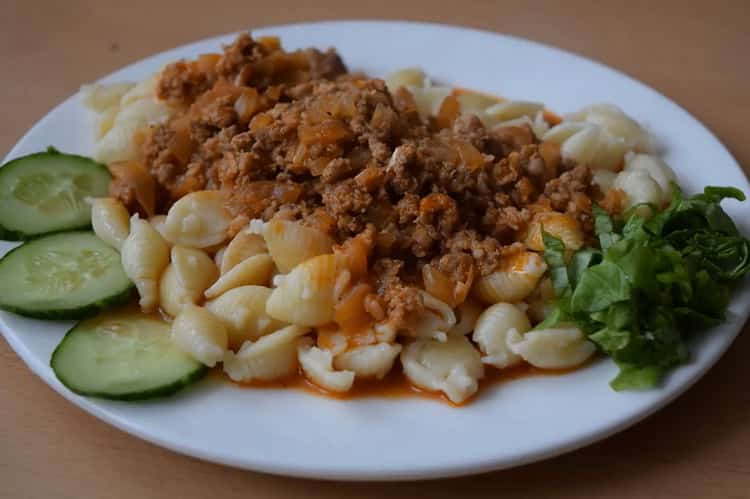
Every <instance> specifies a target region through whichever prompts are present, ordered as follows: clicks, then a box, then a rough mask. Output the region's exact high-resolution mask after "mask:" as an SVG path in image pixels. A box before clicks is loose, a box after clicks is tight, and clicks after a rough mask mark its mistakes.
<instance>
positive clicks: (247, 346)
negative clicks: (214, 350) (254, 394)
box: [224, 326, 309, 383]
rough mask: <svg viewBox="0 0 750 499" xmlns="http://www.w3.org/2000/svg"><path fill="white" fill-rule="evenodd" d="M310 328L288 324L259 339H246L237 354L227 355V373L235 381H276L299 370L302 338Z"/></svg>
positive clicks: (225, 365)
mask: <svg viewBox="0 0 750 499" xmlns="http://www.w3.org/2000/svg"><path fill="white" fill-rule="evenodd" d="M308 331H309V329H307V328H303V327H300V326H287V327H285V328H283V329H280V330H278V331H275V332H273V333H271V334H269V335H267V336H263V337H262V338H260V339H258V341H256V342H254V343H253V342H250V341H246V342H245V343H243V345H242V348H240V350H239V352H237V353H236V354H235V353H233V352H231V351H228V352H226V353H225V354H224V372H225V373H227V374H228V375H229V377H230V378H232V379H233V380H234V381H238V382H245V383H247V382H250V381H256V380H259V381H272V380H275V379H282V378H286V377H287V376H292V375H293V374H295V373H296V372H297V343H298V339H299V338H300V337H301V336H303V335H304V334H306V333H307V332H308Z"/></svg>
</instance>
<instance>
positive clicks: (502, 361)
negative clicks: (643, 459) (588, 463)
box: [0, 34, 750, 404]
mask: <svg viewBox="0 0 750 499" xmlns="http://www.w3.org/2000/svg"><path fill="white" fill-rule="evenodd" d="M82 96H83V102H84V104H85V105H86V106H87V107H88V109H89V110H90V111H91V112H92V114H93V116H94V117H95V138H96V145H95V148H94V151H93V156H94V160H95V161H94V160H90V159H88V158H83V157H80V156H73V155H65V154H62V153H59V152H58V151H55V150H53V149H50V150H49V151H47V152H44V153H38V154H36V155H30V156H26V157H23V158H19V159H17V160H15V161H13V162H11V163H9V164H8V165H6V166H5V167H3V168H2V169H1V170H0V235H3V237H6V238H14V239H18V240H26V239H29V241H28V242H27V243H26V244H24V245H23V246H21V247H20V248H18V249H16V250H14V251H13V252H11V253H10V254H8V255H7V256H6V257H4V258H3V259H2V261H0V280H1V281H2V282H8V283H9V285H8V286H7V288H8V289H13V290H14V291H15V290H18V292H14V293H11V292H4V291H0V308H3V309H5V310H9V311H12V312H15V313H19V314H22V315H26V316H29V317H35V318H53V319H54V318H64V319H84V320H83V321H82V322H80V323H79V324H77V325H76V326H75V327H74V328H73V329H71V331H70V332H69V333H68V334H67V335H66V337H65V338H64V339H63V340H62V342H61V343H60V346H58V348H57V349H56V350H55V353H54V354H53V357H52V367H53V369H54V370H55V373H56V374H57V376H58V378H59V379H60V380H61V381H62V382H63V383H64V384H65V385H66V386H68V387H69V388H71V389H72V390H74V391H76V392H77V393H81V394H84V395H93V396H100V397H107V398H115V399H127V400H130V399H140V398H149V397H153V396H161V395H166V394H170V393H173V392H174V391H176V390H178V389H180V388H182V387H183V386H185V385H187V384H189V383H192V382H194V381H196V380H197V379H199V378H200V377H201V376H202V375H203V374H204V373H205V372H206V371H207V370H208V369H210V368H215V369H217V370H219V369H221V370H223V372H224V373H225V374H226V375H227V376H228V377H229V378H231V380H233V381H235V382H238V383H244V384H250V385H252V384H254V383H259V382H262V383H267V382H276V381H280V382H281V381H285V380H288V379H289V378H290V377H294V376H304V378H306V379H307V380H308V381H309V382H311V383H313V384H315V385H317V386H318V387H320V388H322V389H323V390H324V391H327V392H331V393H337V394H342V393H347V392H350V391H351V390H352V389H353V387H355V386H356V384H357V383H358V382H359V381H361V380H367V379H370V380H382V379H383V378H384V377H385V376H386V375H388V373H389V372H391V371H393V370H401V371H402V372H403V375H404V377H405V378H406V379H407V380H408V382H409V383H410V384H411V385H413V386H414V387H416V388H418V389H420V390H423V391H428V392H435V393H440V394H442V395H443V396H444V397H445V398H446V399H447V400H449V401H450V402H452V403H453V404H461V403H464V402H466V401H468V400H470V399H471V398H472V397H473V396H474V395H475V394H476V393H477V392H478V390H479V388H480V384H481V383H482V380H483V379H485V378H487V377H489V376H488V375H489V374H490V371H497V370H506V369H510V368H513V367H514V366H519V365H523V364H527V365H531V366H533V367H534V368H536V369H540V370H563V369H571V368H575V367H578V366H582V365H584V364H585V363H586V362H587V361H588V360H589V359H591V358H592V357H593V356H595V355H596V354H597V353H599V354H605V355H608V356H610V357H612V358H613V359H614V361H615V362H616V363H617V365H618V366H619V368H620V374H619V375H618V377H617V378H615V379H614V380H612V386H613V388H615V389H617V390H620V389H642V388H650V387H653V386H656V385H658V383H659V382H660V380H661V379H662V378H663V377H664V376H665V375H666V373H667V372H668V371H669V370H670V369H672V368H673V367H675V366H676V365H679V364H680V363H682V362H685V361H686V360H687V346H686V345H685V343H684V338H683V329H685V330H686V329H687V328H689V327H694V326H695V327H708V326H711V325H714V324H718V323H720V322H721V321H722V320H723V319H724V313H725V311H726V307H727V304H728V300H729V293H730V291H731V289H732V286H733V285H734V283H735V282H736V281H737V280H739V279H741V278H742V277H744V275H746V274H747V272H748V271H750V256H749V255H750V244H749V243H748V241H747V239H745V238H744V237H743V236H741V235H740V234H739V232H738V231H737V229H736V227H735V226H734V224H733V222H732V220H731V219H730V218H729V216H728V215H727V214H726V213H725V212H724V211H723V210H722V209H721V208H720V207H719V203H720V202H721V201H722V200H723V199H726V198H730V199H732V198H733V199H738V200H743V199H744V194H743V193H742V192H739V191H737V190H736V189H733V188H720V187H707V188H706V189H705V191H704V192H703V193H702V194H698V195H695V196H692V197H685V196H684V195H683V194H682V192H681V190H680V188H679V185H678V183H677V178H676V176H675V174H674V172H673V171H672V169H671V168H670V167H669V166H668V165H667V164H666V163H665V162H664V160H663V159H662V158H661V157H659V155H658V153H657V150H658V148H657V147H656V144H655V143H654V140H653V138H652V137H651V135H650V134H649V133H648V132H647V131H646V130H645V129H644V128H643V127H642V126H641V125H639V124H638V122H636V121H635V120H634V119H633V118H631V117H629V116H628V115H626V114H625V113H624V112H623V111H622V110H621V109H619V108H618V107H616V106H614V105H611V104H594V105H591V106H587V107H585V108H583V109H580V110H578V111H577V112H574V113H571V114H566V115H564V116H558V115H557V114H555V113H553V112H551V111H550V110H548V109H546V108H545V107H544V105H543V104H542V103H538V102H530V101H521V100H508V99H503V98H499V97H495V96H491V95H486V94H483V93H479V92H474V91H470V90H466V89H463V88H452V87H447V86H442V85H436V84H434V83H433V82H431V81H430V79H429V78H428V77H427V76H426V75H425V74H424V73H423V72H422V71H421V70H418V69H404V70H400V71H397V72H395V73H393V74H391V75H390V76H388V77H387V78H386V79H385V80H381V79H378V78H370V77H367V76H364V75H360V74H351V73H349V72H348V71H347V70H346V67H345V66H344V64H343V61H342V60H341V58H340V57H339V56H338V54H337V53H336V52H335V51H334V50H332V49H329V50H328V51H325V52H323V51H319V50H316V49H306V50H297V51H292V52H287V51H284V50H283V49H282V48H281V45H280V41H279V40H278V39H277V38H274V37H262V38H258V39H253V38H252V37H251V36H249V35H247V34H243V35H240V36H239V37H238V38H237V40H235V42H234V43H232V44H231V45H227V46H225V47H224V48H223V52H222V53H216V54H204V55H201V56H200V57H198V58H197V59H195V60H191V61H184V60H183V61H177V62H174V63H172V64H169V65H167V66H166V67H164V68H163V69H162V70H161V71H160V72H159V73H158V74H156V75H154V76H152V77H150V78H148V79H146V80H144V81H143V82H140V83H137V84H133V83H117V84H109V85H89V86H86V87H84V88H83V89H82ZM103 164H106V168H105V167H104V166H103ZM48 185H63V186H66V187H65V188H64V189H62V191H63V192H62V193H60V190H59V189H58V190H55V189H50V188H47V187H46V186H48ZM6 191H7V194H4V193H6ZM3 196H5V197H3ZM66 206H73V208H66ZM11 213H12V215H11ZM89 215H90V217H89ZM18 219H22V220H20V221H19V220H18ZM24 221H25V222H24ZM21 222H24V223H21ZM89 222H90V227H91V228H92V229H93V232H89V231H88V228H89ZM39 236H41V237H39ZM133 289H135V293H136V294H137V307H138V310H136V311H133V309H131V308H127V307H126V308H124V309H123V308H118V309H117V310H115V311H108V310H107V309H109V308H112V307H115V306H119V305H122V304H126V303H128V302H129V301H132V300H131V297H132V293H131V291H132V290H133ZM92 352H94V353H96V355H94V354H92ZM98 359H111V361H108V362H109V363H107V362H104V361H102V362H100V361H99V360H98Z"/></svg>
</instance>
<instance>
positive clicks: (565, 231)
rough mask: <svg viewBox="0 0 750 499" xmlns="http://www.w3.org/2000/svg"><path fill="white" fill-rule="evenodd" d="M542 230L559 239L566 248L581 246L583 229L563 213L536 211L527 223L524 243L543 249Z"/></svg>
mask: <svg viewBox="0 0 750 499" xmlns="http://www.w3.org/2000/svg"><path fill="white" fill-rule="evenodd" d="M542 230H544V232H547V233H549V234H551V235H553V236H555V237H556V238H558V239H560V240H561V241H562V242H563V244H564V245H565V248H566V249H568V250H573V251H575V250H578V249H580V248H581V247H582V246H583V229H581V226H580V224H579V223H578V221H577V220H576V219H575V218H573V217H571V216H570V215H568V214H565V213H559V212H556V211H545V212H541V213H537V214H536V215H534V218H533V219H532V220H531V223H530V224H529V229H528V231H527V232H526V237H525V238H524V244H526V247H528V248H529V249H531V250H534V251H544V239H543V237H542Z"/></svg>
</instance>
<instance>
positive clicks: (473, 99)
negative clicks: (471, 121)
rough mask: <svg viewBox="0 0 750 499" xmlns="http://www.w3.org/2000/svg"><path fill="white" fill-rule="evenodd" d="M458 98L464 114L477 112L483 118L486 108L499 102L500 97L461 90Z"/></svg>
mask: <svg viewBox="0 0 750 499" xmlns="http://www.w3.org/2000/svg"><path fill="white" fill-rule="evenodd" d="M456 100H457V101H458V104H459V106H460V107H461V112H462V113H463V114H476V115H479V116H480V118H481V114H482V113H484V110H485V109H487V108H488V107H490V106H493V105H495V104H497V103H498V100H499V99H497V98H496V97H492V96H490V95H485V94H482V93H479V92H461V93H459V94H458V95H456Z"/></svg>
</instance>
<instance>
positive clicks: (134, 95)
mask: <svg viewBox="0 0 750 499" xmlns="http://www.w3.org/2000/svg"><path fill="white" fill-rule="evenodd" d="M157 78H158V73H157V74H153V75H151V76H149V77H148V78H145V79H143V80H141V81H139V82H137V83H136V84H135V85H133V86H132V87H131V88H130V89H129V90H128V91H127V92H125V93H124V94H123V95H122V97H121V98H120V105H121V106H126V105H128V104H132V103H133V102H135V101H138V100H142V99H151V98H153V97H154V95H155V93H154V89H155V88H156V79H157Z"/></svg>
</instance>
